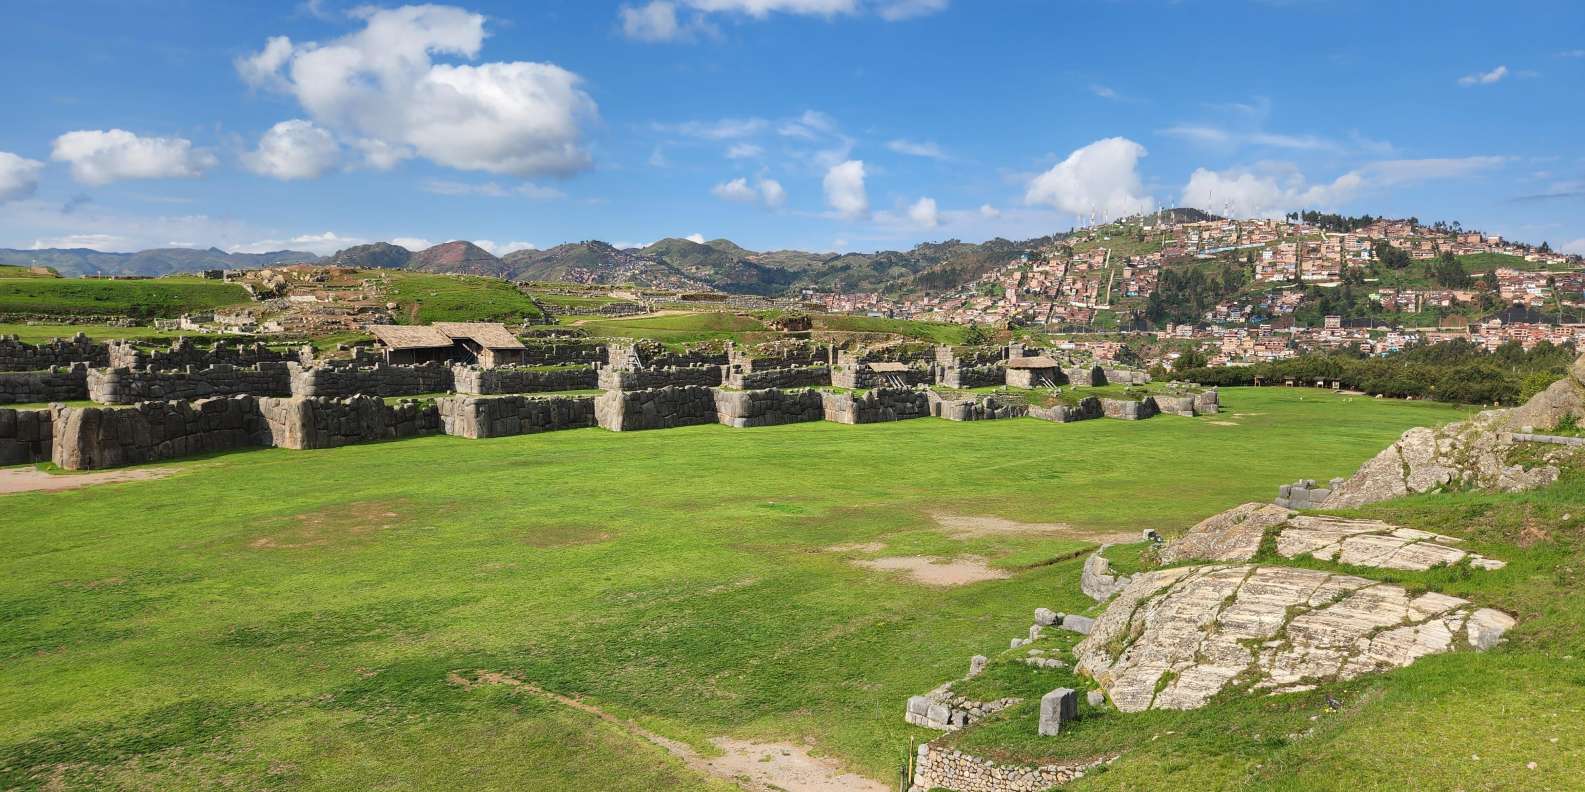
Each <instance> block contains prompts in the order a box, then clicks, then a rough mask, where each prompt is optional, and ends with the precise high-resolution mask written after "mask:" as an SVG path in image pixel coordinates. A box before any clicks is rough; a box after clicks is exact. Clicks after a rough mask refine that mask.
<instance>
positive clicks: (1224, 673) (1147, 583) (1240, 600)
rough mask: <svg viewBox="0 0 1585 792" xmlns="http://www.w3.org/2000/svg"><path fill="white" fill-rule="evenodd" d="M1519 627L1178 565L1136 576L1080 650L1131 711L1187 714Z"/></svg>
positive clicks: (1467, 609)
mask: <svg viewBox="0 0 1585 792" xmlns="http://www.w3.org/2000/svg"><path fill="white" fill-rule="evenodd" d="M1513 624H1514V620H1513V619H1512V617H1509V616H1508V615H1506V614H1504V613H1501V612H1500V611H1495V610H1490V609H1486V608H1475V607H1473V606H1471V605H1470V603H1469V602H1467V601H1465V600H1462V599H1459V598H1457V597H1450V596H1447V595H1445V594H1437V593H1427V594H1420V595H1414V594H1411V593H1409V592H1408V591H1406V590H1405V589H1404V588H1402V587H1401V586H1395V585H1391V584H1387V583H1378V582H1375V581H1372V580H1367V579H1365V578H1361V577H1355V576H1352V575H1339V574H1332V573H1328V572H1321V571H1317V570H1310V569H1293V568H1289V567H1275V566H1255V565H1248V564H1237V565H1212V566H1202V567H1177V568H1173V569H1164V570H1159V571H1155V572H1146V573H1142V574H1140V575H1137V576H1135V578H1134V581H1133V582H1132V583H1130V584H1129V585H1128V587H1127V588H1125V589H1124V590H1123V591H1122V592H1121V593H1119V594H1118V595H1117V598H1116V599H1114V600H1113V601H1112V604H1111V605H1110V606H1109V607H1108V608H1107V610H1106V612H1105V613H1103V614H1102V615H1101V617H1100V618H1099V619H1097V620H1096V622H1095V625H1094V628H1093V629H1092V630H1091V631H1090V633H1089V635H1088V637H1086V638H1085V639H1084V640H1083V641H1080V642H1079V644H1078V646H1076V647H1074V650H1073V651H1074V655H1075V656H1076V657H1077V658H1078V664H1077V668H1078V670H1080V671H1082V672H1084V673H1086V674H1088V675H1089V676H1091V677H1093V678H1094V679H1095V680H1096V681H1097V682H1099V683H1100V684H1101V686H1102V688H1104V689H1105V690H1106V695H1107V698H1109V699H1110V700H1111V701H1112V703H1113V704H1114V705H1115V706H1116V707H1117V708H1118V709H1119V710H1122V711H1123V712H1141V711H1144V710H1148V709H1178V710H1186V709H1196V708H1198V707H1201V706H1203V705H1204V704H1205V703H1206V702H1207V701H1209V700H1210V699H1211V697H1212V696H1215V695H1216V694H1217V693H1219V692H1221V691H1222V690H1223V689H1224V688H1226V687H1228V686H1229V685H1235V684H1236V685H1248V686H1249V687H1250V688H1253V689H1260V690H1276V691H1279V692H1281V691H1288V690H1297V689H1301V688H1302V687H1303V686H1305V685H1312V684H1314V683H1316V682H1319V681H1324V680H1332V679H1352V678H1354V677H1357V676H1360V675H1362V674H1367V673H1372V672H1378V671H1386V670H1389V669H1393V668H1401V667H1403V666H1407V665H1409V664H1410V663H1412V662H1414V661H1415V660H1416V659H1418V658H1420V657H1423V656H1425V655H1428V654H1435V653H1438V652H1446V651H1451V650H1455V649H1459V648H1464V647H1471V648H1476V649H1486V648H1489V647H1491V646H1493V645H1495V644H1496V643H1497V642H1498V641H1499V640H1500V639H1501V637H1502V634H1503V633H1504V632H1506V631H1507V629H1508V628H1510V627H1512V626H1513Z"/></svg>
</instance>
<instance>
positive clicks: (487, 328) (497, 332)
mask: <svg viewBox="0 0 1585 792" xmlns="http://www.w3.org/2000/svg"><path fill="white" fill-rule="evenodd" d="M432 326H433V327H435V328H438V329H439V330H440V332H442V333H445V334H446V335H447V336H449V337H451V338H453V339H457V338H467V339H470V340H472V341H473V342H474V343H476V344H478V345H479V346H481V347H484V348H485V349H527V347H525V346H523V342H522V341H519V340H517V336H515V335H513V334H512V331H510V330H508V329H506V325H503V324H501V323H500V322H436V323H434V325H432Z"/></svg>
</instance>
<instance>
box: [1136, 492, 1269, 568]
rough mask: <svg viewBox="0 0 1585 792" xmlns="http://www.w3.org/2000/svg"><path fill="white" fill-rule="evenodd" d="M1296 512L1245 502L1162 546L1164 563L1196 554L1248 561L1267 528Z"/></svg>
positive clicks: (1201, 556)
mask: <svg viewBox="0 0 1585 792" xmlns="http://www.w3.org/2000/svg"><path fill="white" fill-rule="evenodd" d="M1293 514H1294V512H1292V511H1289V510H1288V509H1284V508H1282V507H1280V506H1273V505H1272V504H1269V503H1245V504H1243V505H1241V506H1234V507H1233V508H1231V509H1228V510H1227V511H1225V512H1222V513H1221V514H1218V515H1215V516H1213V517H1209V518H1207V519H1205V520H1204V521H1202V522H1201V523H1200V524H1199V525H1196V526H1194V527H1193V528H1190V529H1189V531H1188V533H1185V534H1184V535H1182V536H1180V537H1178V538H1177V539H1174V540H1172V541H1171V542H1169V543H1168V544H1167V546H1166V547H1163V548H1162V549H1161V560H1162V562H1163V563H1168V564H1172V563H1177V562H1178V561H1185V560H1188V559H1192V558H1199V559H1204V560H1206V561H1248V560H1249V559H1251V558H1254V557H1255V553H1256V552H1257V551H1258V550H1259V549H1260V539H1261V537H1262V536H1264V535H1265V533H1266V529H1268V528H1271V527H1272V526H1275V525H1279V524H1281V523H1282V522H1283V521H1285V520H1287V519H1288V517H1289V516H1291V515H1293Z"/></svg>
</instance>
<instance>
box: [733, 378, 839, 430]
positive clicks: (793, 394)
mask: <svg viewBox="0 0 1585 792" xmlns="http://www.w3.org/2000/svg"><path fill="white" fill-rule="evenodd" d="M715 412H716V420H718V421H720V422H721V423H723V424H726V425H727V426H731V427H734V428H737V429H744V428H748V427H752V426H776V425H779V424H790V423H804V422H807V421H819V420H824V418H825V402H824V400H822V399H821V398H820V392H819V391H814V390H797V391H784V390H774V389H771V390H745V391H732V390H722V389H719V388H718V389H716V390H715Z"/></svg>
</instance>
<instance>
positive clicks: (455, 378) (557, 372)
mask: <svg viewBox="0 0 1585 792" xmlns="http://www.w3.org/2000/svg"><path fill="white" fill-rule="evenodd" d="M451 379H452V388H453V389H454V390H455V391H456V392H457V393H459V394H463V395H469V396H495V395H500V394H506V393H545V392H549V391H567V390H589V389H592V388H595V387H598V384H599V376H598V374H597V373H596V371H595V368H594V365H593V364H589V365H581V366H576V367H569V368H561V369H549V370H545V369H533V368H521V367H517V366H499V367H496V368H480V367H478V366H452V367H451Z"/></svg>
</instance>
